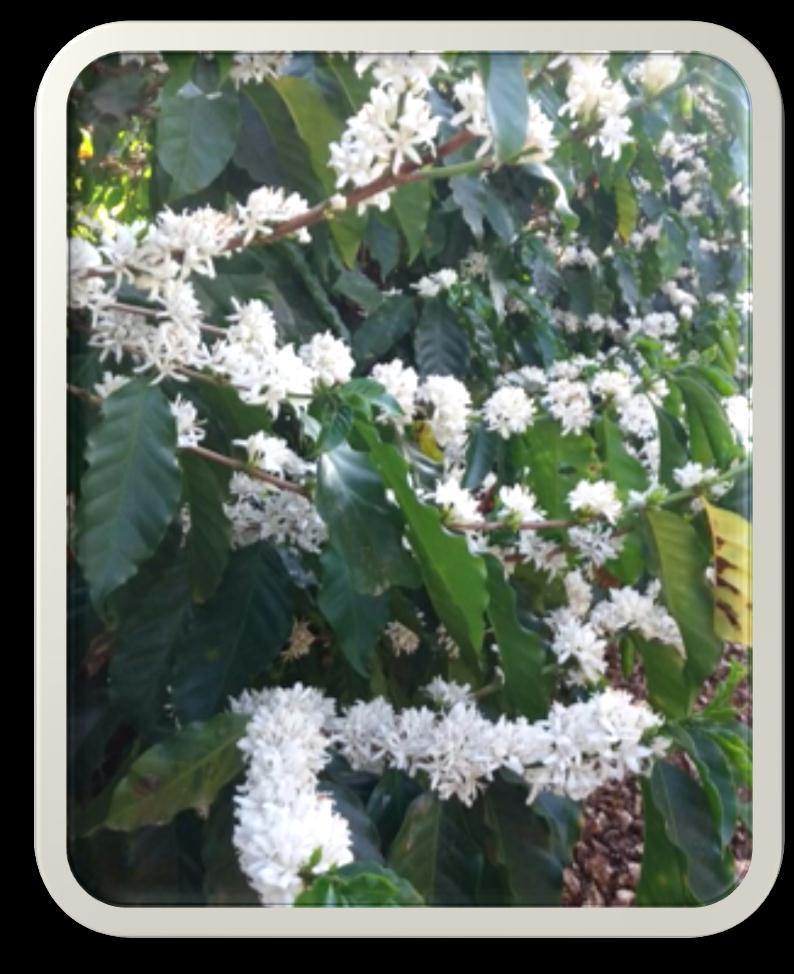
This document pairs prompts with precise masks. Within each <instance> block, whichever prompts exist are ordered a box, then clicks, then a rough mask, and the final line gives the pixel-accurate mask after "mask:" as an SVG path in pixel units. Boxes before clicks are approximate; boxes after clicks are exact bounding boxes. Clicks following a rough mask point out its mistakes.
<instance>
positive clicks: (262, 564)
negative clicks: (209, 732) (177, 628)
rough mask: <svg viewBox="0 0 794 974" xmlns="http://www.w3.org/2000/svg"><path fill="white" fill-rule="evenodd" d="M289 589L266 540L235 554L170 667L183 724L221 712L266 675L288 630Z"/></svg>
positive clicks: (275, 554)
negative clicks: (258, 676) (228, 703)
mask: <svg viewBox="0 0 794 974" xmlns="http://www.w3.org/2000/svg"><path fill="white" fill-rule="evenodd" d="M292 598H293V594H292V585H291V582H290V580H289V576H288V574H287V571H286V569H285V567H284V565H283V563H282V561H281V559H280V558H279V556H278V554H277V552H276V551H275V550H274V549H273V548H272V547H271V546H270V545H269V544H267V543H266V542H259V543H257V544H253V545H248V546H246V547H245V548H241V549H240V550H239V551H235V552H234V553H233V554H232V556H231V558H230V560H229V567H228V568H227V570H226V573H225V575H224V577H223V581H222V582H221V586H220V588H219V589H218V591H217V592H216V593H215V595H214V597H213V598H212V599H210V601H209V602H207V603H206V604H205V605H204V606H202V607H201V608H200V609H199V610H198V612H197V613H196V617H195V621H194V624H193V625H192V626H191V628H190V630H189V631H188V632H187V633H186V634H185V637H184V639H183V640H182V641H181V643H180V645H179V647H178V649H177V652H176V659H175V664H174V673H173V700H174V708H175V710H176V712H177V714H178V715H179V717H180V719H182V720H200V719H204V718H206V717H209V716H210V715H211V714H213V713H216V712H217V711H219V710H221V709H223V708H224V707H225V706H226V705H227V702H228V698H229V697H230V696H234V695H235V694H238V693H240V691H241V690H244V689H245V687H247V686H249V685H250V684H251V683H252V681H253V679H254V677H255V676H257V675H260V674H264V673H267V672H268V670H269V669H270V667H271V666H272V664H273V662H274V661H275V659H276V657H277V656H278V653H279V651H280V650H281V649H282V647H283V646H284V644H285V643H286V641H287V639H288V638H289V634H290V631H291V629H292Z"/></svg>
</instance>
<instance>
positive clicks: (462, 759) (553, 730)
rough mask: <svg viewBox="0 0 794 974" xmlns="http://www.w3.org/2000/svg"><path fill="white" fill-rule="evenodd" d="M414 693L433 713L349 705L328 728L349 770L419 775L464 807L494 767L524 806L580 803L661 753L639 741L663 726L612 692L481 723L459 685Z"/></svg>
mask: <svg viewBox="0 0 794 974" xmlns="http://www.w3.org/2000/svg"><path fill="white" fill-rule="evenodd" d="M423 692H424V694H425V696H427V697H429V698H430V700H432V701H433V702H434V703H435V705H436V707H437V708H438V709H432V708H430V707H408V708H405V709H403V710H400V711H397V710H395V709H394V707H392V705H391V704H390V703H389V702H388V701H386V700H385V699H383V698H382V697H376V698H375V699H374V700H370V701H366V702H365V701H358V702H357V703H355V704H353V705H352V706H351V707H349V708H347V710H345V711H344V712H343V713H342V714H341V715H340V716H338V717H332V718H331V719H330V720H329V721H328V724H327V727H326V729H327V732H328V734H329V736H330V738H331V742H332V745H333V746H334V747H335V748H336V749H337V750H338V751H339V753H340V754H341V755H342V756H343V757H344V758H345V759H346V760H347V761H348V763H349V764H350V766H351V767H352V768H353V769H354V770H359V771H369V772H373V773H376V774H380V773H381V772H383V771H384V770H385V769H386V768H396V769H397V770H400V771H404V772H405V773H406V774H408V775H410V776H411V777H416V776H417V775H420V776H422V777H424V779H425V780H426V782H427V784H428V786H429V787H430V789H431V790H432V791H434V792H435V793H436V794H437V795H438V797H439V798H440V799H441V800H442V801H448V800H449V799H451V798H456V799H458V801H460V802H462V803H463V804H464V805H466V806H471V805H472V804H473V803H474V801H475V800H476V798H477V796H478V795H479V794H480V793H481V792H482V790H483V789H484V788H485V787H486V786H487V784H488V782H490V781H492V780H493V777H494V775H495V774H496V773H497V771H499V770H500V768H507V769H509V770H510V771H513V772H514V773H516V774H519V775H521V776H522V777H523V778H524V780H525V781H526V782H527V784H528V785H529V786H530V792H529V794H528V797H527V802H528V804H529V803H531V802H532V801H534V799H535V797H536V796H537V795H538V793H539V792H541V791H544V790H549V791H553V792H555V793H556V794H560V795H566V796H568V797H569V798H573V799H574V800H579V799H582V798H585V797H587V796H588V795H589V794H591V793H592V792H593V791H595V790H596V789H597V788H599V787H600V786H601V785H603V784H605V783H606V782H607V781H611V780H616V779H620V778H622V777H623V776H624V775H626V774H627V773H635V774H637V773H642V772H644V771H645V770H647V768H648V766H649V764H650V762H651V761H652V759H653V758H654V757H655V756H656V755H658V754H660V753H663V751H664V749H665V748H666V746H667V742H666V741H665V740H663V739H660V738H658V737H656V738H655V739H652V740H649V741H647V742H646V740H645V738H646V737H650V736H651V735H650V734H649V732H652V731H653V730H655V729H658V728H659V727H660V726H661V724H662V720H661V718H660V717H659V716H658V715H656V714H655V713H653V711H652V710H651V709H650V708H649V707H648V706H647V704H644V703H639V702H635V701H634V700H632V699H631V697H630V696H629V695H628V694H627V693H625V692H623V691H620V690H613V689H607V690H604V691H602V692H599V693H596V694H594V695H593V696H592V697H591V698H590V699H589V700H587V701H585V702H582V703H575V704H573V705H571V706H568V707H566V706H564V705H563V704H560V703H555V704H554V705H553V706H552V709H551V711H550V713H549V716H548V717H547V718H545V719H543V720H538V721H534V722H530V721H528V720H526V719H525V718H522V717H519V718H518V719H516V720H510V719H508V718H506V717H504V716H501V717H500V718H499V719H498V720H496V721H493V720H489V719H488V718H487V717H485V716H483V714H482V713H480V711H479V710H478V709H477V706H476V702H475V700H474V697H473V695H472V692H471V688H470V687H469V686H468V685H461V684H456V683H450V682H447V681H445V680H443V679H442V678H440V677H436V678H435V679H434V680H433V681H432V682H431V683H430V684H428V686H427V687H425V688H424V691H423Z"/></svg>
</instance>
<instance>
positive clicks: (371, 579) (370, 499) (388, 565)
mask: <svg viewBox="0 0 794 974" xmlns="http://www.w3.org/2000/svg"><path fill="white" fill-rule="evenodd" d="M316 503H317V509H318V511H319V512H320V516H321V517H322V518H323V520H324V521H325V523H326V524H327V525H328V532H329V538H330V543H331V545H332V547H334V548H335V549H336V550H337V552H338V553H339V555H340V556H341V557H342V558H343V559H344V560H345V562H346V564H347V566H348V569H349V571H350V580H351V582H352V585H353V588H354V590H355V591H356V592H359V593H361V594H366V595H379V594H380V593H381V592H385V591H386V589H388V588H390V587H391V586H392V585H408V586H411V585H412V584H413V583H414V582H415V581H416V576H415V572H414V569H413V565H412V563H411V559H410V556H409V554H408V552H407V551H406V550H405V548H404V547H403V544H402V534H403V523H402V518H401V517H400V514H399V511H398V510H397V509H396V508H395V507H394V505H393V504H390V503H389V502H388V500H387V499H386V491H385V489H384V486H383V482H382V480H381V478H380V477H379V476H378V472H377V471H376V470H375V468H374V467H373V465H372V463H371V462H370V459H369V458H368V457H367V455H366V454H365V453H361V452H359V451H358V450H353V449H351V448H350V447H349V446H348V445H347V444H346V443H342V444H340V445H339V446H337V447H335V448H334V449H333V450H329V451H328V452H327V453H324V454H323V455H322V456H321V457H320V459H319V461H318V463H317V493H316Z"/></svg>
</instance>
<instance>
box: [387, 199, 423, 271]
mask: <svg viewBox="0 0 794 974" xmlns="http://www.w3.org/2000/svg"><path fill="white" fill-rule="evenodd" d="M432 198H433V191H432V190H431V188H430V183H429V182H427V180H419V181H417V182H413V183H406V184H405V185H403V186H400V188H399V189H397V190H395V191H394V192H393V193H392V194H391V208H392V210H393V211H394V215H395V217H396V218H397V223H398V225H399V227H400V230H401V231H402V235H403V237H405V242H406V244H407V245H408V263H409V264H412V263H413V262H414V259H415V258H416V256H417V254H418V253H419V251H420V250H421V249H422V241H423V240H424V237H425V228H426V227H427V218H428V216H429V215H430V203H431V201H432Z"/></svg>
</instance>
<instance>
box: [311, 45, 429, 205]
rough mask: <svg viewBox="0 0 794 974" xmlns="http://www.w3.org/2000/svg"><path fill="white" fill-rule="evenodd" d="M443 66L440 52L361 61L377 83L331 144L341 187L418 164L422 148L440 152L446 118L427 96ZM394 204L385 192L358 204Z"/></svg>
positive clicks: (370, 57)
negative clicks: (438, 137)
mask: <svg viewBox="0 0 794 974" xmlns="http://www.w3.org/2000/svg"><path fill="white" fill-rule="evenodd" d="M442 65H443V61H442V60H441V58H439V57H437V56H436V55H432V54H428V55H424V56H422V55H414V56H408V55H398V56H391V57H390V56H386V57H376V56H373V55H365V56H363V57H360V58H358V60H357V61H356V72H357V74H358V75H359V76H361V75H363V74H365V73H366V72H367V71H371V72H372V74H373V76H374V77H375V79H376V80H377V81H378V85H377V86H376V87H374V88H372V89H371V90H370V93H369V101H367V102H366V103H365V104H364V105H363V106H362V107H361V108H360V109H359V111H358V112H357V114H356V115H354V116H353V117H352V118H349V119H348V120H347V126H346V128H345V130H344V132H343V133H342V137H341V139H340V140H339V142H332V143H331V145H330V150H331V158H330V166H331V168H332V169H333V170H334V171H335V173H336V177H337V178H336V186H337V189H341V188H342V187H344V186H348V185H350V186H353V187H360V186H366V185H367V184H368V183H371V182H373V180H375V179H377V178H378V177H379V176H382V175H383V174H384V173H386V172H392V173H396V172H399V170H400V168H401V167H402V165H403V164H404V163H405V162H413V163H415V164H417V165H419V164H420V163H421V161H422V151H429V152H431V153H432V152H434V151H435V142H434V140H435V138H436V135H437V133H438V127H439V125H440V123H441V119H440V117H439V116H437V115H434V114H433V111H432V109H431V107H430V103H429V101H428V100H427V99H426V97H425V95H426V93H427V91H428V90H429V88H430V78H431V77H432V76H433V74H435V72H436V71H437V70H438V69H439V68H440V67H441V66H442ZM389 205H390V199H389V193H388V192H387V191H383V192H381V193H378V194H376V195H375V196H372V197H369V198H368V199H367V200H364V201H362V202H361V203H360V204H359V212H363V211H364V210H365V209H366V207H367V206H377V207H379V208H380V209H382V210H385V209H388V208H389Z"/></svg>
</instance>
